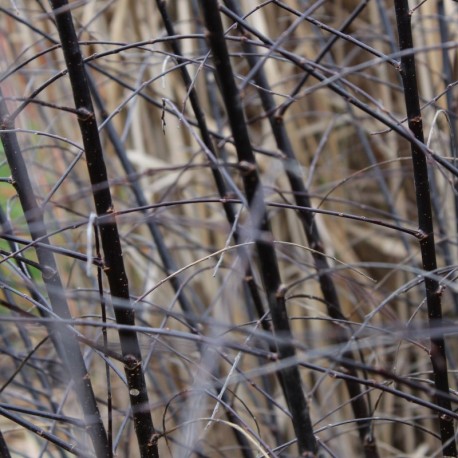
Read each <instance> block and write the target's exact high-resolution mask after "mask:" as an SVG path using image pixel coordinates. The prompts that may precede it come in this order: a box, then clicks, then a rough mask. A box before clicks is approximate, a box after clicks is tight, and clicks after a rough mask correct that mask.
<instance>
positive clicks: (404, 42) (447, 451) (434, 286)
mask: <svg viewBox="0 0 458 458" xmlns="http://www.w3.org/2000/svg"><path fill="white" fill-rule="evenodd" d="M395 11H396V22H397V27H398V35H399V48H400V50H401V51H404V50H409V49H413V39H412V27H411V13H410V10H409V5H408V2H407V0H395ZM401 77H402V83H403V86H404V98H405V105H406V110H407V118H408V123H409V128H410V130H411V131H412V133H413V134H414V136H415V138H416V139H417V140H418V141H420V142H421V143H424V136H423V122H422V115H421V111H420V101H419V96H418V87H417V75H416V68H415V54H414V53H409V54H407V55H403V57H402V58H401ZM411 153H412V164H413V173H414V181H415V192H416V200H417V210H418V225H419V229H420V230H421V231H422V232H423V233H424V237H423V238H422V239H421V240H420V249H421V257H422V263H423V269H424V270H425V271H426V272H434V271H435V270H436V269H437V262H436V249H435V243H434V228H433V217H432V209H431V196H430V186H429V179H428V166H427V162H426V157H425V154H424V153H423V151H421V149H420V148H418V147H417V146H416V144H414V143H411ZM425 287H426V302H427V307H428V318H429V327H430V329H431V350H430V354H431V364H432V367H433V374H434V383H435V386H436V389H437V390H438V391H441V392H443V393H446V394H448V393H449V383H448V373H447V360H446V357H445V341H444V336H443V333H442V332H441V331H440V330H441V329H442V306H441V292H442V290H441V286H440V285H439V282H438V281H437V280H435V279H434V278H431V277H429V276H427V277H425ZM436 402H437V404H438V405H439V406H441V407H444V408H445V409H448V410H451V403H450V401H449V400H447V399H444V398H439V397H436ZM438 421H439V429H440V435H441V440H442V447H443V454H444V456H454V457H456V456H457V450H456V443H455V431H454V427H453V420H452V419H451V418H450V417H449V416H447V415H439V417H438Z"/></svg>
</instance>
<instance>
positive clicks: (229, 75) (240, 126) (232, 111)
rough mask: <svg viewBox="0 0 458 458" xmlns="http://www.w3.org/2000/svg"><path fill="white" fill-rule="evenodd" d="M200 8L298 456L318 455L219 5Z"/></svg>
mask: <svg viewBox="0 0 458 458" xmlns="http://www.w3.org/2000/svg"><path fill="white" fill-rule="evenodd" d="M201 6H202V11H203V14H204V18H205V24H206V28H207V30H208V34H207V40H208V43H209V46H210V48H211V50H212V53H213V62H214V64H215V69H216V74H217V77H218V80H219V83H220V85H221V95H222V97H223V100H224V105H225V107H226V111H227V114H228V118H229V123H230V126H231V131H232V135H233V138H234V144H235V147H236V150H237V156H238V160H239V165H240V167H241V173H242V176H243V183H244V188H245V193H246V195H247V200H248V205H249V211H250V215H251V224H252V231H253V236H254V239H255V244H256V250H257V254H258V257H259V268H260V273H261V276H262V280H263V285H264V289H265V292H266V296H267V302H268V304H269V310H270V314H271V318H272V323H273V327H274V330H275V335H276V337H277V346H278V353H279V356H280V359H290V360H291V365H290V366H288V367H286V368H284V369H280V370H279V373H280V376H281V378H282V386H283V388H284V393H285V397H286V402H287V405H288V408H289V410H290V412H291V415H292V422H293V426H294V430H295V433H296V437H297V441H298V448H299V453H300V454H301V455H302V456H313V455H314V454H315V453H316V452H317V450H318V447H317V442H316V439H315V436H314V433H313V426H312V423H311V420H310V413H309V408H308V403H307V401H306V399H305V396H304V392H303V387H302V380H301V377H300V373H299V369H298V366H297V364H296V363H295V361H294V358H295V349H294V346H293V345H292V344H291V343H287V342H288V341H290V339H291V337H292V335H291V329H290V325H289V319H288V315H287V311H286V306H285V297H284V290H283V286H282V283H281V278H280V272H279V269H278V263H277V257H276V253H275V248H274V246H273V242H272V232H271V228H270V224H269V220H268V214H267V208H266V205H265V202H264V196H263V191H262V184H261V182H260V179H259V174H258V170H257V166H256V159H255V157H254V154H253V150H252V147H251V142H250V139H249V136H248V131H247V125H246V120H245V116H244V112H243V109H242V104H241V100H240V95H239V93H238V89H237V86H236V84H235V80H234V74H233V70H232V66H231V63H230V60H229V53H228V50H227V47H226V41H225V37H224V30H223V26H222V22H221V17H220V13H219V10H218V3H217V2H216V1H214V0H203V1H201Z"/></svg>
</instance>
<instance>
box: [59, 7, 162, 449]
mask: <svg viewBox="0 0 458 458" xmlns="http://www.w3.org/2000/svg"><path fill="white" fill-rule="evenodd" d="M51 5H52V8H53V10H54V11H55V18H56V25H57V29H58V32H59V37H60V41H61V44H62V50H63V52H64V57H65V62H66V65H67V68H68V75H69V78H70V82H71V86H72V91H73V97H74V101H75V107H76V110H77V112H78V113H79V115H78V123H79V126H80V130H81V135H82V138H83V144H84V149H85V153H86V162H87V167H88V172H89V177H90V181H91V184H92V185H93V186H94V189H93V197H94V203H95V208H96V212H97V216H98V217H102V216H103V220H104V222H103V224H101V225H100V227H99V229H100V239H101V242H102V248H103V254H104V271H105V273H106V275H107V278H108V283H109V285H110V292H111V297H112V301H113V305H114V312H115V316H116V321H117V323H118V324H123V325H127V326H132V325H135V311H134V308H133V307H132V304H131V302H130V297H129V285H128V280H127V275H126V271H125V268H124V261H123V258H122V250H121V241H120V238H119V233H118V227H117V223H116V218H115V210H114V207H113V202H112V198H111V192H110V189H109V187H108V177H107V170H106V165H105V160H104V157H103V151H102V145H101V142H100V138H99V133H98V128H97V122H96V119H95V113H94V108H93V105H92V99H91V95H90V89H89V85H88V81H87V78H86V72H85V68H84V62H83V56H82V54H81V50H80V47H79V44H78V39H77V36H76V33H75V29H74V26H73V20H72V15H71V10H70V9H68V8H65V6H67V5H68V2H67V0H51ZM62 7H64V8H62ZM60 8H62V9H60ZM59 9H60V10H59ZM119 339H120V343H121V350H122V354H123V356H124V359H125V364H124V370H125V373H126V379H127V384H128V389H129V397H130V403H131V407H132V414H133V419H134V428H135V432H136V435H137V441H138V445H139V448H140V454H141V456H142V457H157V456H158V449H157V443H156V440H155V437H156V436H155V429H154V426H153V421H152V418H151V413H150V409H149V401H148V393H147V389H146V381H145V376H144V372H143V368H142V355H141V351H140V346H139V342H138V337H137V333H136V332H135V331H131V330H129V329H128V328H127V329H124V330H122V331H119Z"/></svg>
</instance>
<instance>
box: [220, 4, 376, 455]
mask: <svg viewBox="0 0 458 458" xmlns="http://www.w3.org/2000/svg"><path fill="white" fill-rule="evenodd" d="M225 4H226V6H227V7H228V8H230V9H231V10H232V11H233V12H234V13H236V14H237V15H238V16H239V17H243V13H242V11H241V10H240V8H239V5H238V2H236V0H225ZM242 30H243V29H242ZM243 47H244V51H245V55H246V59H247V61H248V64H249V66H250V68H251V69H253V68H258V66H259V64H258V63H259V61H260V57H259V56H258V53H257V50H256V48H255V46H254V45H253V44H251V43H250V42H249V41H248V40H246V41H245V42H244V43H243ZM307 75H309V74H307ZM253 80H254V83H255V84H256V87H258V88H259V91H258V93H259V97H260V99H261V102H262V105H263V108H264V112H265V113H268V114H269V115H268V120H269V123H270V126H271V129H272V133H273V135H274V138H275V142H276V144H277V147H278V149H279V150H280V151H281V152H282V153H283V154H284V155H285V159H284V161H282V164H283V167H284V170H285V173H286V175H287V177H288V181H289V184H290V187H291V190H292V191H293V195H294V200H295V202H296V205H297V206H299V207H307V208H311V207H312V203H311V199H310V193H309V190H308V189H307V188H306V187H305V184H304V181H303V178H302V176H301V173H300V170H301V168H302V167H301V164H300V163H299V161H298V160H297V158H296V154H295V152H294V150H293V147H292V144H291V142H290V139H289V136H288V133H287V131H286V127H285V124H284V122H283V117H282V116H277V115H276V114H275V113H276V105H275V101H274V98H273V96H272V90H271V87H270V84H269V81H268V79H267V76H266V74H265V71H264V69H263V68H262V67H259V68H258V70H257V71H256V73H255V74H254V76H253ZM298 217H299V219H300V221H301V223H302V227H303V229H304V233H305V235H306V237H307V241H308V243H309V245H310V247H311V248H312V257H313V260H314V264H315V268H316V270H317V273H318V279H319V283H320V286H321V291H322V293H323V298H324V300H325V302H326V306H327V311H328V314H329V316H330V317H332V318H335V319H337V320H343V321H345V317H344V315H343V313H342V308H341V305H340V300H339V297H338V294H337V290H336V287H335V284H334V281H333V279H332V276H331V273H330V268H329V263H328V261H327V258H326V256H325V254H324V247H323V243H322V240H321V236H320V233H319V232H318V228H317V226H316V224H315V218H314V214H313V213H310V212H307V211H298ZM348 337H349V336H348V335H347V336H345V335H342V337H341V339H339V340H340V342H345V339H346V338H348ZM343 358H344V359H347V360H354V359H355V357H354V355H353V353H352V352H351V351H347V352H345V353H344V355H343ZM346 369H347V370H348V371H349V373H350V375H352V376H354V377H357V372H356V370H355V369H354V367H353V365H351V364H349V365H347V366H346ZM346 385H347V390H348V392H349V395H350V398H351V404H352V408H353V412H354V414H355V417H356V418H358V419H364V420H361V421H360V422H358V425H359V434H360V438H361V442H362V445H363V448H364V450H365V454H366V456H367V457H375V456H378V454H377V450H376V446H375V441H374V439H373V434H372V428H371V420H370V413H369V408H368V405H367V402H366V400H365V399H364V397H363V396H362V390H361V386H360V385H359V384H358V383H355V382H354V381H352V380H347V381H346Z"/></svg>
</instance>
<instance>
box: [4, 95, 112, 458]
mask: <svg viewBox="0 0 458 458" xmlns="http://www.w3.org/2000/svg"><path fill="white" fill-rule="evenodd" d="M0 120H1V129H2V132H1V133H0V138H1V141H2V144H3V148H4V151H5V156H6V159H7V161H8V165H9V167H10V170H11V176H12V178H13V183H14V186H15V188H16V192H17V194H18V197H19V201H20V202H21V206H22V209H23V211H24V215H25V218H26V221H27V225H28V228H29V231H30V235H31V237H32V240H40V241H42V242H43V243H45V244H46V245H50V241H49V239H48V235H47V232H46V226H45V222H44V218H43V209H42V208H40V207H39V206H38V204H37V202H36V199H35V196H34V192H33V187H32V183H31V182H30V177H29V174H28V171H27V165H26V163H25V161H24V158H23V157H22V151H21V149H20V147H19V142H18V140H17V136H16V134H15V133H14V132H13V131H12V130H13V129H14V124H13V122H12V121H11V120H10V118H9V113H8V108H7V106H6V103H5V100H4V98H3V94H2V92H1V90H0ZM35 250H36V253H37V258H38V262H39V264H40V265H41V267H42V270H41V273H42V277H43V283H44V284H45V287H46V291H47V294H48V297H49V302H50V304H51V307H52V311H53V312H55V313H56V314H57V315H59V316H60V317H61V318H64V319H70V318H71V314H70V311H69V308H68V303H67V300H66V298H65V293H64V288H63V285H62V281H61V278H60V275H59V272H58V269H57V264H56V261H55V259H54V255H53V253H52V252H51V250H49V249H47V248H45V247H43V246H36V248H35ZM49 332H50V335H51V338H52V341H53V343H54V345H55V347H56V350H57V353H58V354H59V356H60V357H61V358H62V361H63V363H64V364H65V366H66V369H67V371H68V373H69V374H70V376H71V378H72V380H73V382H74V384H75V391H76V393H77V396H78V401H79V403H80V405H81V409H82V411H83V414H84V417H85V421H86V423H87V431H88V433H89V435H90V437H91V440H92V443H93V446H94V449H95V451H96V452H97V455H98V456H101V457H104V456H105V457H108V456H109V449H108V442H107V434H106V431H105V427H104V425H103V422H102V419H101V417H100V412H99V409H98V407H97V402H96V399H95V395H94V391H93V389H92V384H91V381H90V378H89V374H88V372H87V369H86V365H85V363H84V359H83V355H82V354H81V350H80V347H79V344H78V342H77V340H76V337H75V335H74V334H73V333H72V332H71V331H70V330H69V329H68V328H67V327H66V326H63V325H62V326H60V325H58V324H55V325H51V324H50V325H49Z"/></svg>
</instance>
